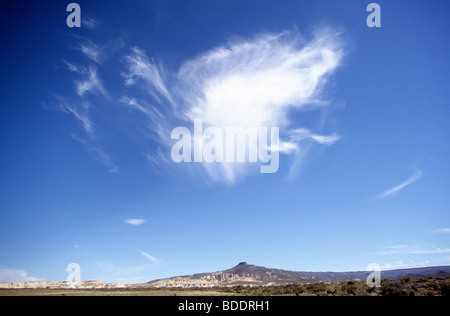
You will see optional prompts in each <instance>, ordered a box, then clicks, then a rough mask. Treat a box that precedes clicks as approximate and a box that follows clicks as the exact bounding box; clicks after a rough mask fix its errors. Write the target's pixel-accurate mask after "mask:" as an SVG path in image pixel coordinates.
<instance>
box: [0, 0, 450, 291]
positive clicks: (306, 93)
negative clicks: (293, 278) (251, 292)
mask: <svg viewBox="0 0 450 316" xmlns="http://www.w3.org/2000/svg"><path fill="white" fill-rule="evenodd" d="M66 2H67V3H66ZM66 2H64V1H62V2H61V1H59V2H58V3H56V2H55V1H50V0H45V1H40V2H39V3H35V2H32V1H14V3H13V2H11V4H6V3H2V4H1V10H0V11H1V15H2V16H1V19H0V25H1V33H0V34H1V35H0V36H1V42H2V43H3V45H2V48H3V49H2V57H3V58H1V61H0V63H1V69H2V77H1V88H0V105H1V106H0V122H1V124H0V166H1V167H0V168H1V169H0V175H1V176H0V281H13V280H14V281H26V280H65V279H66V277H67V272H66V266H67V265H68V264H69V263H72V262H75V263H78V264H79V265H80V268H81V278H82V280H93V279H99V280H104V281H107V282H123V283H137V282H146V281H149V280H153V279H157V278H163V277H170V276H174V275H184V274H191V273H196V272H208V271H217V270H222V269H226V268H229V267H232V266H234V265H236V264H237V263H239V262H241V261H246V262H248V263H252V264H257V265H262V266H267V267H273V268H282V269H289V270H298V271H348V270H365V269H366V267H367V266H368V265H369V264H370V263H377V264H379V265H380V266H381V267H382V268H383V269H393V268H407V267H418V266H429V265H448V264H450V243H449V236H450V235H449V234H450V215H449V205H450V203H449V202H450V195H449V194H448V188H449V187H450V177H449V175H450V168H449V164H448V161H449V160H450V149H449V146H448V140H449V138H448V137H449V135H450V124H449V119H450V110H449V99H450V89H449V78H448V74H449V73H450V61H449V59H448V56H449V53H450V51H449V50H450V47H449V45H448V37H449V30H450V29H449V26H450V25H449V21H448V17H447V15H448V12H449V9H450V7H449V4H448V1H444V0H435V1H433V2H429V1H424V0H421V1H408V3H407V4H406V3H405V1H399V0H395V1H377V3H379V4H380V7H381V27H380V28H369V27H368V26H367V25H366V18H367V16H368V15H369V12H366V7H367V5H368V4H369V3H370V1H335V0H333V1H331V0H330V1H328V0H320V1H312V0H311V1H309V0H308V1H293V0H289V1H268V0H264V1H261V0H258V1H256V0H252V1H249V0H247V1H237V0H236V1H235V0H233V1H206V0H203V1H201V0H195V1H176V0H172V1H143V0H142V1H137V0H135V1H127V2H126V4H125V2H124V1H111V0H110V1H77V3H78V4H80V7H81V22H82V27H81V28H69V27H68V26H67V25H66V18H67V16H68V14H69V13H68V12H66V6H67V4H69V3H70V1H66ZM194 119H201V120H202V121H203V124H204V125H205V128H206V126H212V127H215V126H216V127H219V128H222V129H223V128H225V127H229V126H235V127H240V126H254V127H278V128H279V133H280V139H279V144H272V145H273V147H271V148H272V150H273V151H274V152H277V153H278V154H279V168H278V170H277V171H276V172H275V173H269V174H262V173H260V172H259V166H260V164H259V163H249V162H247V163H220V162H214V163H207V162H197V163H194V162H192V163H189V162H182V163H174V162H173V161H172V159H171V154H170V153H171V151H170V150H171V148H172V146H173V144H174V143H175V140H173V139H171V131H172V130H173V129H174V128H176V127H178V126H184V127H186V128H188V129H189V130H193V120H194Z"/></svg>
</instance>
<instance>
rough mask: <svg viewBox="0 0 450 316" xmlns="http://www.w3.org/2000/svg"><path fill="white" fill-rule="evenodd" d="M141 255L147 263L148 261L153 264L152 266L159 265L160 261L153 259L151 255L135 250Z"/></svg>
mask: <svg viewBox="0 0 450 316" xmlns="http://www.w3.org/2000/svg"><path fill="white" fill-rule="evenodd" d="M137 251H138V252H139V253H140V254H141V255H143V256H144V257H145V258H147V259H148V261H150V262H151V263H153V264H159V263H161V261H160V260H159V259H156V258H155V257H153V256H152V255H150V254H148V253H146V252H144V251H141V250H139V249H138V250H137Z"/></svg>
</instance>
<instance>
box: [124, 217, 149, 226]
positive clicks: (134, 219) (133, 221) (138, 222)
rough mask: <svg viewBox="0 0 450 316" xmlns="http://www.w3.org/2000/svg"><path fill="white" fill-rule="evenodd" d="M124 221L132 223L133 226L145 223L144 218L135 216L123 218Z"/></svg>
mask: <svg viewBox="0 0 450 316" xmlns="http://www.w3.org/2000/svg"><path fill="white" fill-rule="evenodd" d="M124 222H125V223H127V224H130V225H133V226H141V225H142V224H144V223H145V220H144V219H137V218H128V219H126V220H124Z"/></svg>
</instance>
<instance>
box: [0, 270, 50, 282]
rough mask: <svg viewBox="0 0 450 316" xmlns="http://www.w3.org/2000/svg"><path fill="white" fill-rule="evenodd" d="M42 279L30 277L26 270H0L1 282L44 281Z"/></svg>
mask: <svg viewBox="0 0 450 316" xmlns="http://www.w3.org/2000/svg"><path fill="white" fill-rule="evenodd" d="M43 280H44V279H42V278H37V277H33V276H30V275H28V272H27V271H26V270H22V269H16V268H0V282H34V281H43Z"/></svg>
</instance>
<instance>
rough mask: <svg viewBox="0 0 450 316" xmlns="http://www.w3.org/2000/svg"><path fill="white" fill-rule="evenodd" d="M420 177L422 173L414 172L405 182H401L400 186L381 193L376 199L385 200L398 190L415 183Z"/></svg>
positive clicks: (419, 171)
mask: <svg viewBox="0 0 450 316" xmlns="http://www.w3.org/2000/svg"><path fill="white" fill-rule="evenodd" d="M421 177H422V171H421V170H416V171H415V172H414V174H413V175H412V176H411V177H409V178H408V179H407V180H406V181H404V182H402V183H401V184H399V185H397V186H395V187H393V188H391V189H389V190H387V191H385V192H383V193H381V194H380V195H378V198H385V197H388V196H391V195H394V194H396V193H398V192H399V191H400V190H402V189H403V188H405V187H407V186H408V185H410V184H412V183H414V182H416V181H417V180H419V179H420V178H421Z"/></svg>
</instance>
